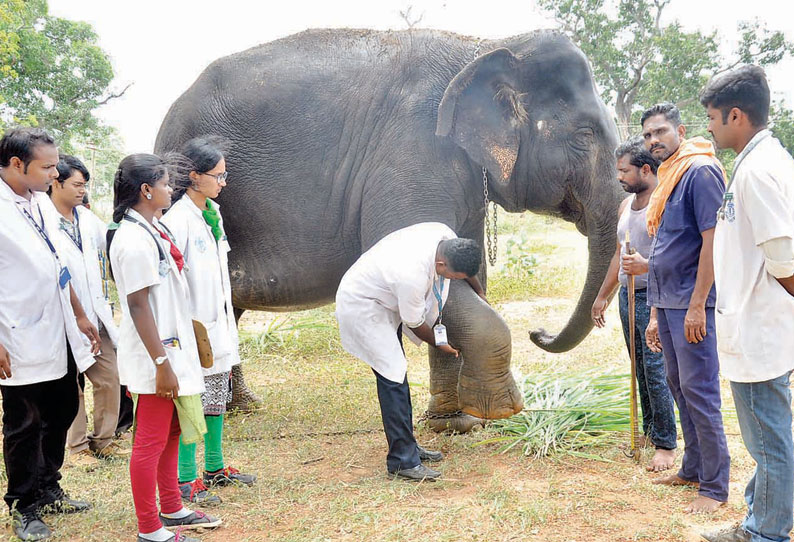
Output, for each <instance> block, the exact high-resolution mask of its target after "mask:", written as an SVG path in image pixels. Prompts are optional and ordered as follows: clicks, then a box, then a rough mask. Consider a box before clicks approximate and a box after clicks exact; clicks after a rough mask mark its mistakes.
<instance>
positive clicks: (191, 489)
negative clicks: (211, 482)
mask: <svg viewBox="0 0 794 542" xmlns="http://www.w3.org/2000/svg"><path fill="white" fill-rule="evenodd" d="M179 492H180V493H181V494H182V500H183V501H185V502H192V503H194V504H200V505H202V506H218V505H219V504H220V503H221V498H220V497H218V496H217V495H213V494H212V493H210V490H209V489H207V486H205V485H204V482H202V481H201V478H196V479H195V480H193V481H192V482H179Z"/></svg>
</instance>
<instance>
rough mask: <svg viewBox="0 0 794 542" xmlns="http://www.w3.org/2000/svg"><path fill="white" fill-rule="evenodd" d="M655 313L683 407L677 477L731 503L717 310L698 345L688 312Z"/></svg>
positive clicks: (674, 390)
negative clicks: (691, 336) (687, 327)
mask: <svg viewBox="0 0 794 542" xmlns="http://www.w3.org/2000/svg"><path fill="white" fill-rule="evenodd" d="M656 314H657V316H658V321H659V340H660V341H661V343H662V349H663V351H664V361H665V366H666V368H667V384H668V385H669V386H670V391H671V392H672V394H673V398H674V399H675V402H676V404H677V405H678V414H679V417H680V419H681V432H682V433H684V458H683V459H682V460H681V470H679V471H678V476H679V477H680V478H683V479H684V480H689V481H692V482H700V491H699V493H700V495H702V496H704V497H709V498H711V499H714V500H715V501H719V502H727V500H728V482H729V477H730V470H731V457H730V454H729V453H728V443H727V441H726V439H725V431H724V430H723V428H722V412H720V407H721V406H722V401H721V399H720V375H719V372H720V367H719V359H718V358H717V331H716V329H715V326H714V309H713V308H707V309H706V332H707V333H706V337H705V338H704V339H703V340H702V341H701V342H699V343H694V344H690V343H688V342H687V340H686V336H685V335H684V317H685V316H686V310H685V309H657V310H656ZM789 430H790V429H789Z"/></svg>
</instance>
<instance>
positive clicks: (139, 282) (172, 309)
mask: <svg viewBox="0 0 794 542" xmlns="http://www.w3.org/2000/svg"><path fill="white" fill-rule="evenodd" d="M127 214H128V215H129V216H131V217H132V218H135V219H137V220H138V221H140V222H141V223H143V224H144V226H145V229H144V227H141V226H140V225H138V224H136V223H133V222H129V221H127V220H122V221H121V224H120V226H119V229H118V230H116V234H115V236H114V238H113V243H112V244H111V246H110V262H111V267H112V269H113V277H114V279H115V281H116V286H117V288H118V292H119V302H120V303H121V325H120V326H119V346H118V352H117V357H118V364H119V380H120V381H121V383H122V384H124V385H126V386H127V388H128V389H129V390H130V392H132V393H146V394H153V393H156V391H157V382H156V376H157V369H156V366H155V364H154V361H153V360H152V358H151V357H150V356H149V353H148V352H147V350H146V347H145V346H144V344H143V341H142V340H141V337H140V335H138V331H137V330H136V329H135V323H134V322H133V321H132V317H131V316H130V309H129V306H128V305H127V296H128V295H129V294H131V293H134V292H137V291H139V290H142V289H143V288H147V287H148V288H149V306H150V307H151V309H152V314H153V315H154V320H155V323H156V325H157V331H158V334H159V335H160V340H162V341H166V340H168V339H171V338H176V339H178V341H179V346H177V347H174V346H167V345H166V346H165V352H166V355H167V356H168V361H169V362H170V364H171V368H172V369H173V371H174V373H175V374H176V377H177V380H178V382H179V394H180V395H195V394H199V393H202V392H204V376H203V375H202V372H201V364H200V363H199V357H198V349H197V346H196V338H195V335H194V333H193V324H192V322H191V317H190V302H189V292H188V287H187V283H186V281H185V279H184V277H183V276H182V273H180V271H179V269H178V268H177V266H176V263H175V262H174V259H173V258H172V257H171V253H170V245H169V244H168V242H167V241H165V240H164V239H161V238H160V235H159V233H158V232H157V231H154V230H153V229H152V228H151V226H150V225H149V224H148V223H146V219H145V218H143V217H142V216H141V215H140V214H139V213H137V212H136V211H134V210H132V209H130V210H129V211H127ZM154 223H155V225H157V224H158V222H157V219H154ZM148 232H151V234H152V235H154V236H156V239H157V243H159V244H160V246H161V247H162V248H163V251H164V252H165V255H166V258H167V261H168V266H167V269H165V270H164V272H165V274H164V276H163V275H160V272H159V264H160V259H159V252H158V250H157V245H155V239H154V238H152V235H150V233H148Z"/></svg>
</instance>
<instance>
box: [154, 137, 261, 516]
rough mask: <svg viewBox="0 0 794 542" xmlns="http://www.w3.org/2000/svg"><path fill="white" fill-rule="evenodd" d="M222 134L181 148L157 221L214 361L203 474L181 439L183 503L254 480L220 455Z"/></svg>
mask: <svg viewBox="0 0 794 542" xmlns="http://www.w3.org/2000/svg"><path fill="white" fill-rule="evenodd" d="M223 150H224V144H223V141H222V140H220V139H218V138H214V137H199V138H194V139H191V140H190V141H188V142H187V143H186V144H185V145H184V147H183V148H182V151H181V152H182V155H183V156H184V157H186V158H187V160H188V164H187V167H185V168H181V169H184V170H185V173H183V174H182V175H181V178H178V179H177V180H176V190H175V191H174V195H173V199H174V201H175V203H174V204H173V205H172V207H171V208H170V209H169V210H168V212H167V213H166V214H165V215H164V216H163V219H162V222H163V223H164V224H165V225H166V226H167V227H168V228H169V229H170V230H171V232H172V233H173V236H174V239H175V242H176V245H177V247H178V248H179V250H180V251H181V252H182V254H183V255H184V257H185V264H186V269H185V271H186V277H187V282H188V287H189V289H190V305H191V311H192V315H193V318H194V319H195V320H198V321H199V322H201V323H202V324H203V325H204V327H205V328H206V329H207V335H208V337H209V342H210V345H211V346H212V353H213V364H212V366H211V367H209V368H205V369H203V371H204V383H205V386H206V391H205V392H204V393H203V394H202V396H201V399H202V403H203V405H204V417H205V420H206V422H207V434H206V435H205V437H204V475H203V477H202V478H199V476H198V467H197V465H196V445H195V444H182V443H180V446H179V486H180V489H181V491H182V498H183V499H184V500H185V501H188V502H194V503H203V504H218V503H220V498H219V497H218V496H216V495H212V494H210V493H209V491H208V489H207V488H208V487H211V486H213V485H218V486H224V485H229V484H245V485H248V486H250V485H253V483H254V482H255V481H256V476H254V475H251V474H243V473H241V472H239V471H238V470H237V469H235V468H233V467H230V466H229V465H227V464H226V463H225V462H224V459H223V447H222V442H221V441H222V436H223V417H224V414H225V413H226V403H227V402H228V401H230V400H231V394H232V390H231V370H232V366H234V365H237V364H239V363H240V354H239V352H238V337H237V326H236V323H235V320H234V314H233V308H232V291H231V286H230V282H229V266H228V260H227V255H228V252H229V250H230V248H229V243H228V241H227V240H226V234H225V233H224V231H223V220H222V218H221V214H220V208H219V206H218V204H217V203H215V202H214V201H213V200H214V199H215V198H216V197H217V196H218V194H220V192H221V190H222V189H223V187H224V186H226V177H227V173H226V160H225V158H224V156H223Z"/></svg>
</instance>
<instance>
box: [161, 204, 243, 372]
mask: <svg viewBox="0 0 794 542" xmlns="http://www.w3.org/2000/svg"><path fill="white" fill-rule="evenodd" d="M210 205H212V207H213V208H214V209H216V210H218V214H219V216H220V211H219V209H220V207H219V206H218V204H216V203H215V202H211V203H210ZM160 222H161V223H162V224H165V225H166V227H167V228H168V229H169V230H170V231H171V233H173V235H174V242H175V244H176V246H177V248H178V249H179V250H180V251H181V252H182V255H183V256H184V257H185V269H184V270H183V273H184V275H185V278H186V279H187V285H188V288H189V289H190V309H191V313H192V315H193V318H195V319H196V320H198V321H200V322H201V323H202V324H204V326H205V327H206V328H207V334H208V335H209V338H210V344H211V345H212V354H213V358H214V361H213V364H212V367H210V368H208V369H204V375H205V376H209V375H214V374H219V373H225V372H228V371H231V370H232V365H237V364H238V363H240V354H239V352H238V336H237V325H236V324H235V322H234V312H233V311H234V309H233V307H232V288H231V283H230V281H229V261H228V253H229V250H230V248H229V242H228V241H227V240H226V235H225V234H224V235H223V237H221V239H220V241H217V242H216V241H215V236H214V235H213V234H212V230H211V229H210V227H209V226H208V225H207V223H206V222H205V220H204V216H203V215H202V214H201V209H199V208H198V207H196V205H195V204H194V203H193V200H191V199H190V198H189V197H188V196H187V195H184V196H182V198H180V199H179V200H178V201H177V202H176V203H174V204H173V205H172V206H171V208H170V209H169V210H168V212H167V213H166V214H165V215H164V216H163V218H162V220H161V221H160ZM220 226H221V229H223V220H221V222H220Z"/></svg>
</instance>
